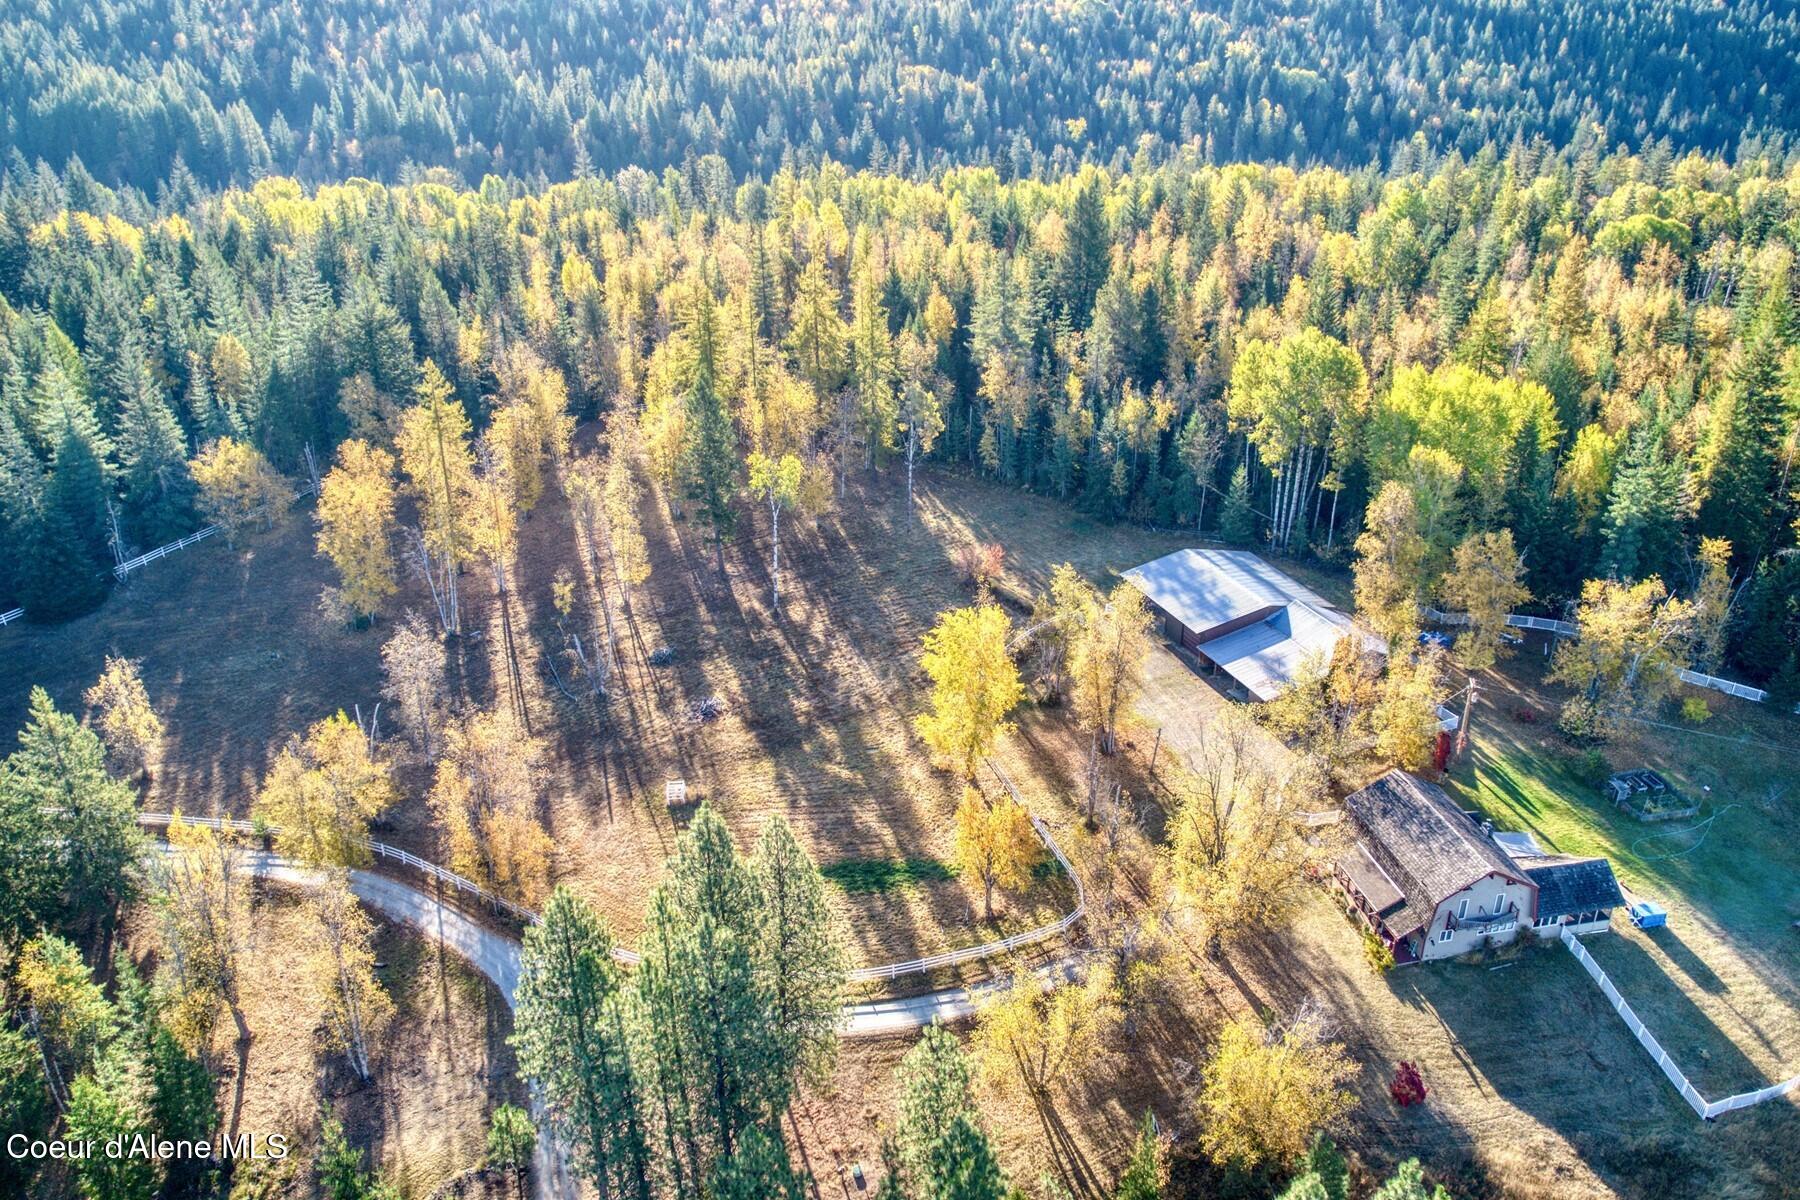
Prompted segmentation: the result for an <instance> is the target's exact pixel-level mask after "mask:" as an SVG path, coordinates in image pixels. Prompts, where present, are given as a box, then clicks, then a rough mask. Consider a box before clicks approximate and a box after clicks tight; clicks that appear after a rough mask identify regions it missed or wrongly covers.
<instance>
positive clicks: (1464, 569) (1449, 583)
mask: <svg viewBox="0 0 1800 1200" xmlns="http://www.w3.org/2000/svg"><path fill="white" fill-rule="evenodd" d="M1524 578H1525V563H1524V560H1522V559H1521V558H1520V557H1519V552H1518V550H1517V549H1516V548H1515V547H1514V545H1513V535H1512V530H1510V529H1502V530H1500V531H1499V532H1498V533H1472V534H1470V535H1469V536H1468V537H1466V538H1464V539H1463V541H1462V544H1461V545H1459V546H1457V548H1456V554H1455V556H1454V559H1453V561H1452V564H1451V568H1450V573H1449V574H1448V575H1446V576H1445V577H1444V603H1446V604H1448V605H1450V607H1451V608H1453V609H1456V610H1458V611H1460V612H1463V613H1466V614H1467V615H1468V618H1469V623H1468V625H1466V626H1465V627H1464V629H1463V632H1462V633H1461V635H1460V636H1459V637H1458V638H1457V639H1456V657H1457V659H1458V660H1459V661H1460V662H1461V663H1462V665H1463V666H1464V667H1465V668H1467V669H1468V670H1470V671H1485V670H1486V669H1487V668H1489V667H1491V666H1493V665H1494V663H1495V662H1496V661H1497V660H1498V659H1499V657H1500V653H1501V651H1502V650H1503V649H1504V648H1505V645H1506V643H1505V641H1504V640H1503V639H1502V637H1501V635H1502V634H1504V633H1505V632H1506V617H1507V614H1508V613H1510V612H1512V611H1513V609H1515V608H1517V607H1519V606H1520V605H1521V604H1525V603H1527V602H1528V601H1530V599H1531V589H1530V588H1528V587H1526V586H1525V584H1524Z"/></svg>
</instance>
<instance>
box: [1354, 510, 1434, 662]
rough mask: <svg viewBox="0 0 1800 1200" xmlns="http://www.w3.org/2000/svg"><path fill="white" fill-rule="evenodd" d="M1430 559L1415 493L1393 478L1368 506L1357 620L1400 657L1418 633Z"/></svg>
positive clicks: (1360, 538) (1360, 540)
mask: <svg viewBox="0 0 1800 1200" xmlns="http://www.w3.org/2000/svg"><path fill="white" fill-rule="evenodd" d="M1425 555H1426V545H1425V539H1424V538H1423V537H1421V536H1420V534H1419V528H1418V518H1417V514H1416V513H1415V511H1414V507H1413V495H1412V492H1411V491H1410V490H1408V489H1407V486H1406V485H1405V484H1404V483H1401V482H1400V481H1398V480H1394V479H1390V480H1389V481H1388V482H1386V483H1384V484H1382V485H1381V490H1380V491H1379V492H1377V493H1375V498H1374V499H1373V500H1371V501H1369V511H1368V515H1367V516H1366V517H1365V518H1364V522H1363V531H1362V533H1360V534H1359V535H1357V538H1356V615H1357V616H1358V617H1360V618H1362V620H1363V621H1364V622H1365V623H1366V624H1367V625H1368V626H1369V628H1371V629H1373V630H1374V631H1375V632H1376V633H1378V634H1380V635H1381V636H1382V637H1384V638H1386V639H1387V642H1388V645H1389V647H1390V648H1392V649H1393V650H1394V651H1396V652H1397V651H1399V650H1401V649H1402V648H1403V647H1404V645H1405V644H1406V643H1407V642H1410V641H1411V640H1412V638H1413V635H1414V634H1415V633H1416V632H1417V630H1418V628H1419V592H1420V588H1421V587H1422V585H1423V579H1422V578H1421V575H1422V572H1423V570H1424V566H1425Z"/></svg>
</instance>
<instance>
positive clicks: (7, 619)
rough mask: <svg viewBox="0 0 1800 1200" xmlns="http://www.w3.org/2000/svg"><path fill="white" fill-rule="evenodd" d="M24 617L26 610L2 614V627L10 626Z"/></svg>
mask: <svg viewBox="0 0 1800 1200" xmlns="http://www.w3.org/2000/svg"><path fill="white" fill-rule="evenodd" d="M24 615H25V610H24V609H22V608H15V609H12V610H11V611H10V612H3V613H0V625H10V624H12V623H13V622H14V621H17V620H18V619H19V618H20V617H22V616H24Z"/></svg>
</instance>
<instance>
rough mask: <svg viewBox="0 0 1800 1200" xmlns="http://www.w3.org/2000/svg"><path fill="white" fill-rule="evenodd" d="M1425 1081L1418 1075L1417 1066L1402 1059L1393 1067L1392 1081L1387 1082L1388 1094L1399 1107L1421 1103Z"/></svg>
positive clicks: (1408, 1106) (1423, 1098) (1422, 1101)
mask: <svg viewBox="0 0 1800 1200" xmlns="http://www.w3.org/2000/svg"><path fill="white" fill-rule="evenodd" d="M1426 1091H1427V1089H1426V1087H1425V1081H1424V1080H1423V1079H1421V1078H1420V1077H1419V1068H1417V1067H1415V1066H1413V1065H1412V1064H1411V1063H1409V1062H1406V1061H1404V1060H1402V1061H1401V1063H1400V1065H1399V1066H1397V1067H1395V1068H1394V1081H1393V1082H1392V1083H1390V1084H1388V1095H1390V1096H1392V1097H1393V1098H1394V1103H1395V1104H1398V1105H1399V1106H1400V1107H1401V1108H1411V1107H1412V1106H1413V1105H1415V1104H1422V1103H1424V1101H1425V1095H1426Z"/></svg>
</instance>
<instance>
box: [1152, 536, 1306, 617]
mask: <svg viewBox="0 0 1800 1200" xmlns="http://www.w3.org/2000/svg"><path fill="white" fill-rule="evenodd" d="M1125 578H1126V579H1129V580H1131V582H1132V583H1134V584H1136V585H1137V588H1138V590H1139V591H1141V592H1143V593H1144V595H1145V596H1146V597H1148V598H1149V599H1150V601H1151V602H1152V603H1154V604H1155V605H1156V606H1157V607H1158V608H1160V609H1162V610H1163V611H1164V612H1166V613H1168V614H1169V615H1170V616H1172V617H1174V618H1175V619H1176V620H1177V621H1180V622H1181V623H1182V624H1183V625H1185V626H1187V627H1188V628H1189V629H1191V630H1193V631H1194V632H1195V633H1205V632H1206V631H1207V630H1209V629H1213V628H1216V627H1218V626H1220V625H1223V624H1225V623H1226V622H1227V621H1236V620H1238V619H1240V618H1242V617H1247V616H1250V615H1252V614H1254V613H1259V612H1267V611H1271V610H1274V609H1277V608H1280V607H1282V606H1283V605H1286V604H1289V603H1291V602H1293V601H1296V600H1297V601H1300V602H1301V603H1304V604H1308V605H1311V606H1313V607H1315V608H1321V609H1328V608H1330V607H1331V606H1330V605H1329V604H1328V603H1326V601H1325V599H1324V597H1322V596H1320V595H1318V594H1317V593H1315V592H1312V591H1310V590H1308V589H1307V588H1304V587H1302V586H1301V585H1300V584H1299V583H1297V582H1296V581H1295V580H1293V579H1291V578H1290V577H1288V576H1287V575H1285V574H1283V573H1282V572H1281V571H1278V570H1276V569H1275V568H1274V567H1273V566H1271V565H1270V564H1269V563H1268V562H1267V561H1266V560H1265V559H1263V558H1262V557H1261V556H1260V555H1256V554H1251V553H1250V552H1249V551H1247V550H1198V549H1189V550H1177V551H1175V552H1174V553H1173V554H1165V555H1163V556H1162V557H1161V558H1158V559H1155V560H1153V561H1151V562H1147V563H1145V564H1143V565H1142V566H1139V567H1133V568H1131V570H1129V571H1127V572H1125Z"/></svg>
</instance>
